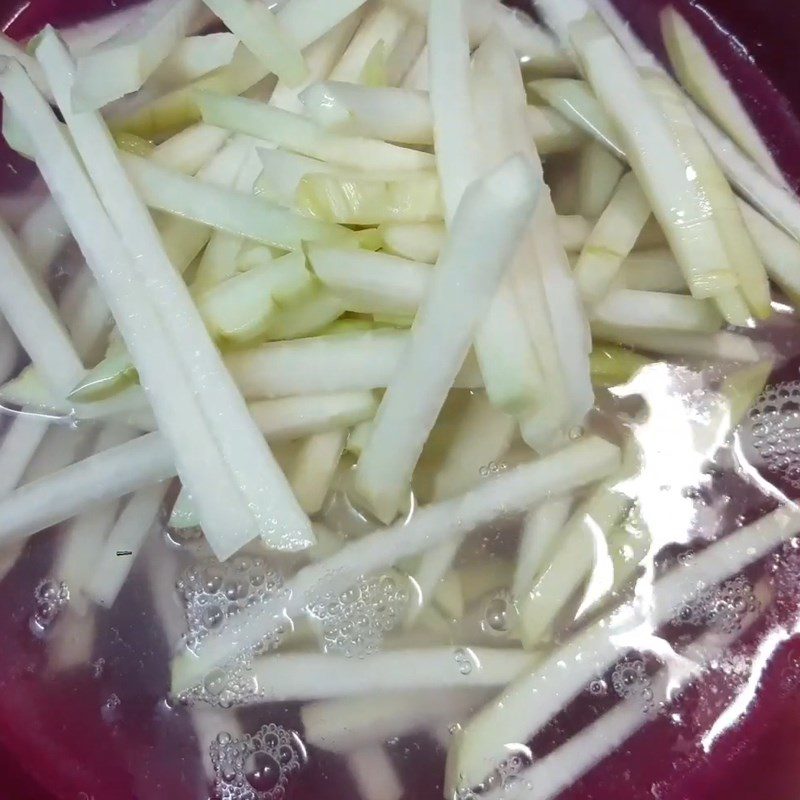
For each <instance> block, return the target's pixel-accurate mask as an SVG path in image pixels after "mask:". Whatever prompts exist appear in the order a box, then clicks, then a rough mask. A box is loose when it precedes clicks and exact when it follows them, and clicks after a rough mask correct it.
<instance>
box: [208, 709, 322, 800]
mask: <svg viewBox="0 0 800 800" xmlns="http://www.w3.org/2000/svg"><path fill="white" fill-rule="evenodd" d="M210 756H211V764H212V766H213V768H214V792H215V795H216V797H218V798H219V799H220V800H278V798H282V797H283V796H284V795H285V793H286V787H287V785H288V783H289V778H290V777H291V775H292V774H293V773H295V772H297V771H299V770H300V768H301V767H302V766H303V764H304V763H305V758H306V753H305V748H304V747H303V743H302V741H301V740H300V737H299V736H298V735H297V734H296V733H294V731H288V730H286V729H285V728H283V727H281V726H280V725H275V724H274V723H273V724H270V725H264V726H263V727H262V728H261V729H260V730H259V731H258V732H257V733H256V734H254V735H252V736H249V735H245V736H243V737H242V738H241V739H233V737H232V736H231V735H230V734H229V733H221V734H219V735H218V736H217V737H216V739H215V740H214V741H213V742H212V743H211V747H210Z"/></svg>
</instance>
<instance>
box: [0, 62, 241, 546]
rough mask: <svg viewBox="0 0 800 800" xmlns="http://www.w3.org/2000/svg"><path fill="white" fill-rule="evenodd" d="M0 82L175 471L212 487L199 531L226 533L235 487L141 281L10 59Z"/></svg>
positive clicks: (46, 111) (66, 146) (45, 110)
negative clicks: (98, 285)
mask: <svg viewBox="0 0 800 800" xmlns="http://www.w3.org/2000/svg"><path fill="white" fill-rule="evenodd" d="M0 84H1V86H0V88H2V91H3V94H4V96H5V100H6V103H8V104H9V105H11V106H12V107H15V108H16V109H18V112H19V114H20V118H21V119H22V118H24V119H26V122H27V123H29V131H30V133H31V135H32V136H34V137H38V138H37V152H38V155H39V158H38V160H37V163H38V166H39V168H40V170H41V171H42V173H43V175H44V177H45V179H46V181H47V183H48V185H49V186H50V188H51V190H52V192H53V196H54V197H55V198H56V200H57V201H58V202H59V204H60V206H61V210H62V212H63V214H64V217H65V218H66V219H67V221H68V222H69V223H70V229H71V230H72V232H73V235H74V236H75V238H76V240H77V241H78V243H79V245H80V246H81V249H82V250H83V252H84V255H85V256H86V258H87V261H88V263H89V266H90V267H91V268H92V271H93V272H94V273H95V275H96V276H97V277H98V279H99V280H102V282H103V286H104V288H105V291H106V297H107V299H108V301H109V303H110V304H111V305H112V311H114V312H115V318H116V319H117V322H118V324H120V326H121V330H122V332H123V334H124V335H125V338H126V342H127V344H128V346H129V347H131V348H132V349H133V351H134V359H135V362H136V366H137V369H138V371H139V375H140V378H141V379H142V382H143V383H144V385H145V386H147V387H148V391H149V392H150V393H151V394H150V400H151V402H152V403H155V405H157V406H159V408H158V411H157V413H158V414H159V422H160V424H161V429H162V431H165V432H166V434H167V436H168V438H169V440H170V442H171V444H172V445H173V447H174V448H175V456H176V458H177V461H178V464H179V472H180V474H181V477H182V478H183V479H184V480H185V481H186V482H187V483H189V484H190V485H193V486H194V487H195V488H196V489H199V488H200V487H201V485H204V484H206V482H207V485H208V486H209V492H212V493H211V494H210V495H209V496H208V497H207V500H204V501H203V509H202V512H203V516H204V522H205V528H206V533H207V534H208V535H210V536H212V537H213V536H214V534H215V532H216V533H222V534H223V536H225V537H228V536H230V529H231V527H233V522H232V516H231V515H232V512H234V511H235V509H236V504H237V502H238V500H237V499H236V495H235V494H234V489H235V487H234V486H233V485H232V484H231V483H228V485H227V489H226V484H225V479H224V477H222V475H221V473H220V472H219V456H218V455H214V450H215V449H216V448H215V446H214V444H213V443H212V442H211V441H209V438H208V436H207V435H205V436H204V433H203V432H204V430H205V427H206V426H205V423H204V422H203V421H202V419H201V417H200V416H199V409H196V406H195V401H194V399H193V398H192V396H191V393H190V392H187V394H184V393H183V392H184V390H185V389H186V388H187V387H186V386H185V382H184V381H183V380H182V379H181V370H180V367H179V366H178V364H177V361H176V359H174V357H173V356H172V355H171V353H170V351H169V350H168V348H165V347H164V343H163V341H162V340H161V339H160V338H159V331H160V330H161V325H160V323H159V321H158V320H157V319H156V318H155V315H154V314H151V310H150V306H149V302H148V300H147V298H146V297H145V296H144V294H143V293H142V289H141V287H139V286H138V285H136V284H135V283H131V282H129V281H128V280H127V279H126V278H125V277H124V273H125V272H126V271H130V270H132V265H131V264H130V263H129V261H128V259H127V256H126V255H125V252H124V249H123V247H122V245H121V243H120V241H119V238H118V236H117V234H116V232H115V231H114V229H113V227H112V225H111V223H110V221H109V220H108V217H107V216H106V215H105V212H104V211H103V209H102V206H101V205H100V203H99V201H98V199H97V197H96V195H95V194H94V192H93V190H92V187H91V185H90V184H89V182H88V180H87V178H86V176H85V173H84V172H83V169H82V168H81V166H80V164H79V162H78V160H77V157H76V156H75V153H74V150H73V149H72V145H71V143H70V142H69V141H68V140H67V139H66V138H65V136H64V134H63V131H62V130H61V129H60V128H59V127H58V125H57V124H56V121H55V118H54V116H53V114H52V112H51V110H50V108H49V107H48V106H47V104H46V102H45V101H44V100H43V99H42V98H41V96H40V95H38V94H37V93H36V91H35V89H34V87H33V86H32V84H30V83H29V82H26V80H25V78H24V75H23V74H22V73H21V72H20V71H18V70H15V69H14V66H13V65H10V66H6V69H5V71H4V72H3V74H2V76H0ZM129 274H130V273H129ZM156 401H157V402H156ZM169 408H172V409H173V410H172V411H169V410H168V409H169ZM201 454H202V455H201ZM215 459H216V460H215ZM215 464H216V465H218V466H216V467H215ZM211 486H213V487H214V489H213V491H212V489H211V488H210V487H211ZM226 491H227V497H228V500H227V501H223V500H222V499H221V495H222V494H225V493H226ZM215 509H216V510H215ZM223 509H224V511H223ZM240 519H241V518H240ZM215 520H216V521H215ZM242 530H246V528H244V527H243V528H242ZM237 549H238V548H237Z"/></svg>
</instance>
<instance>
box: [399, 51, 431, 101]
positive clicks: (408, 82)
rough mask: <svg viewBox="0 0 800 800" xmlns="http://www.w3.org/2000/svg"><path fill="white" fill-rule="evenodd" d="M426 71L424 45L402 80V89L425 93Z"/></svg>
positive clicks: (427, 66) (426, 55)
mask: <svg viewBox="0 0 800 800" xmlns="http://www.w3.org/2000/svg"><path fill="white" fill-rule="evenodd" d="M428 71H429V65H428V46H427V45H425V46H424V47H423V48H422V52H421V53H420V54H419V56H418V57H417V60H416V61H415V62H414V64H413V66H412V67H411V69H410V70H409V71H408V74H407V75H406V76H405V78H403V84H402V88H403V89H410V90H411V91H427V90H428V85H429V83H428Z"/></svg>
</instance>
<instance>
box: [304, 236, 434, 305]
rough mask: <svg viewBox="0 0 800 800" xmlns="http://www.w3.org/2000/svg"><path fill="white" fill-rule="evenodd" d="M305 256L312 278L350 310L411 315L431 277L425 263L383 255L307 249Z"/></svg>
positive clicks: (357, 251) (430, 271) (426, 288)
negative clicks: (312, 273) (319, 281)
mask: <svg viewBox="0 0 800 800" xmlns="http://www.w3.org/2000/svg"><path fill="white" fill-rule="evenodd" d="M307 253H308V260H309V263H310V265H311V268H312V270H313V271H314V273H315V274H316V276H317V277H318V278H319V279H320V280H321V281H322V282H323V283H324V284H325V285H326V286H328V287H329V288H330V289H331V290H332V291H333V292H335V293H339V294H340V296H342V299H343V300H344V301H345V303H346V304H347V305H348V310H350V311H362V312H365V313H370V314H372V313H384V314H412V315H413V314H415V313H416V311H417V307H418V306H419V303H420V300H421V299H422V298H423V297H424V295H425V293H426V291H427V290H428V287H429V285H430V279H431V277H432V274H433V270H432V269H431V267H430V266H429V265H427V264H420V263H419V262H416V261H408V260H406V259H402V258H398V257H397V256H390V255H387V254H386V253H370V252H367V251H364V250H342V249H335V248H327V247H309V248H308V251H307ZM356 306H358V308H356Z"/></svg>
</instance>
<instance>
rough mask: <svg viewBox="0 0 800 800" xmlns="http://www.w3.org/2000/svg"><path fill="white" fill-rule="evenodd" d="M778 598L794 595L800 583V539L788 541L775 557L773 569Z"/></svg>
mask: <svg viewBox="0 0 800 800" xmlns="http://www.w3.org/2000/svg"><path fill="white" fill-rule="evenodd" d="M772 575H773V580H774V583H775V587H776V588H777V590H778V598H779V599H780V598H783V597H794V593H795V592H796V591H797V587H798V585H800V539H793V540H792V541H790V542H787V543H786V544H785V545H784V546H783V547H782V548H781V551H780V553H778V555H777V556H776V557H775V561H774V564H773V569H772Z"/></svg>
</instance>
